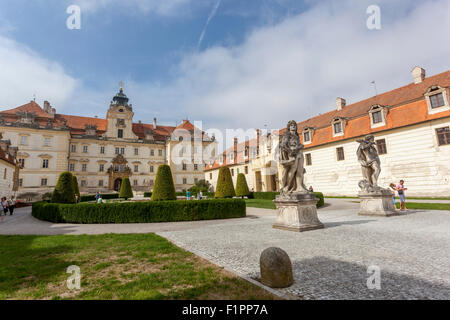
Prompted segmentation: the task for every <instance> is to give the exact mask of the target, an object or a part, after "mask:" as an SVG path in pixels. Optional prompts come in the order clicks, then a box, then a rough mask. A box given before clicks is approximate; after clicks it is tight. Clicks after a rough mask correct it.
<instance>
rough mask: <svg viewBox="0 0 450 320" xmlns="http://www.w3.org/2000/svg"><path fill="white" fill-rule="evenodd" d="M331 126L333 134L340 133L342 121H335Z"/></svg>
mask: <svg viewBox="0 0 450 320" xmlns="http://www.w3.org/2000/svg"><path fill="white" fill-rule="evenodd" d="M333 128H334V134H339V133H342V123H341V122H336V123H335V124H334V125H333Z"/></svg>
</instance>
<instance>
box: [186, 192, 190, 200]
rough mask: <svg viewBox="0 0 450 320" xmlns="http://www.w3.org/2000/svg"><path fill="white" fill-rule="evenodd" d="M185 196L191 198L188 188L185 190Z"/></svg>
mask: <svg viewBox="0 0 450 320" xmlns="http://www.w3.org/2000/svg"><path fill="white" fill-rule="evenodd" d="M186 198H187V199H188V200H191V193H190V192H189V190H188V191H186Z"/></svg>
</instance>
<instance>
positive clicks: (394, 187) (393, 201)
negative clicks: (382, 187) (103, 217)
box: [389, 183, 399, 211]
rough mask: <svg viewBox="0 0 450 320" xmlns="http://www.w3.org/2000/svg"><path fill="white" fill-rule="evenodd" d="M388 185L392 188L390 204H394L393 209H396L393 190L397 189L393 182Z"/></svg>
mask: <svg viewBox="0 0 450 320" xmlns="http://www.w3.org/2000/svg"><path fill="white" fill-rule="evenodd" d="M389 187H390V188H391V189H392V204H393V205H394V209H395V211H398V210H399V209H397V203H396V201H395V191H397V187H396V186H395V183H391V184H390V185H389Z"/></svg>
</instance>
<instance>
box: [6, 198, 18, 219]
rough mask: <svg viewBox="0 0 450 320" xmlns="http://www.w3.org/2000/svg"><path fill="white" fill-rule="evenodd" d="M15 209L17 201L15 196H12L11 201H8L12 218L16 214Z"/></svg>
mask: <svg viewBox="0 0 450 320" xmlns="http://www.w3.org/2000/svg"><path fill="white" fill-rule="evenodd" d="M15 208H16V200H15V199H14V196H12V197H11V199H9V200H8V209H9V215H10V216H12V215H13V214H14V209H15Z"/></svg>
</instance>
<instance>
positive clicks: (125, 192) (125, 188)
mask: <svg viewBox="0 0 450 320" xmlns="http://www.w3.org/2000/svg"><path fill="white" fill-rule="evenodd" d="M119 198H124V199H130V198H133V190H132V189H131V184H130V178H128V177H127V178H123V180H122V185H121V186H120V192H119Z"/></svg>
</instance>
